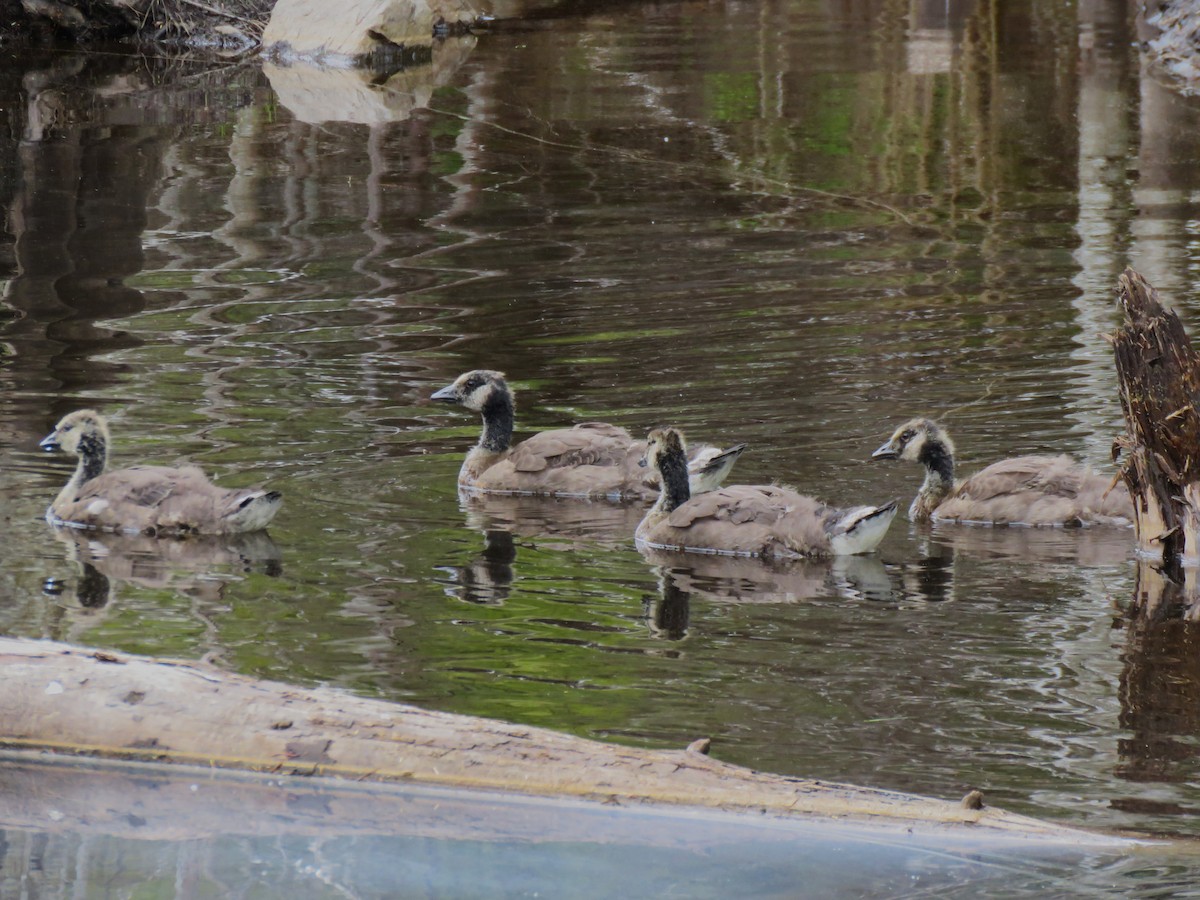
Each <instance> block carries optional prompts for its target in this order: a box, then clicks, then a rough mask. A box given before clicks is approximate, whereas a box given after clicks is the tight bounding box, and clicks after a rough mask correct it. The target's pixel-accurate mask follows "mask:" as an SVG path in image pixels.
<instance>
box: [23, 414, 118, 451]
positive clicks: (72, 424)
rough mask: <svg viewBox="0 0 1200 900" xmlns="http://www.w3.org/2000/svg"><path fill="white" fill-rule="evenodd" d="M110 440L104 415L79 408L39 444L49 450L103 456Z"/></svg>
mask: <svg viewBox="0 0 1200 900" xmlns="http://www.w3.org/2000/svg"><path fill="white" fill-rule="evenodd" d="M108 441H109V437H108V421H107V420H106V419H105V418H104V416H102V415H100V413H98V412H96V411H95V410H94V409H79V410H76V411H75V412H73V413H69V414H68V415H65V416H63V417H62V418H61V419H60V420H59V422H58V424H57V425H56V426H54V430H53V431H52V432H50V433H49V434H48V435H46V436H45V437H44V438H42V440H41V441H40V442H39V443H38V446H39V447H41V448H42V449H43V450H46V451H47V452H54V451H57V450H61V451H63V452H64V453H70V454H73V455H75V456H100V457H103V456H104V453H105V448H106V447H107V446H108Z"/></svg>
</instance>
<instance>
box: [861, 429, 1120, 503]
mask: <svg viewBox="0 0 1200 900" xmlns="http://www.w3.org/2000/svg"><path fill="white" fill-rule="evenodd" d="M871 458H872V459H899V460H903V461H905V462H912V463H918V464H919V465H921V466H924V468H925V481H924V483H923V484H922V485H921V489H920V490H919V491H918V492H917V496H916V497H915V498H914V499H913V502H912V505H911V506H910V507H909V508H908V517H909V518H910V519H912V520H913V521H914V522H922V521H925V522H927V521H931V520H933V521H952V522H964V523H969V524H976V525H1034V526H1053V525H1063V526H1078V525H1129V524H1131V523H1132V522H1133V501H1132V500H1130V498H1129V492H1128V491H1127V490H1126V489H1125V485H1124V484H1122V483H1121V482H1120V481H1118V480H1117V479H1114V478H1106V477H1105V476H1103V475H1099V474H1097V473H1096V472H1094V471H1092V470H1091V469H1090V468H1088V467H1087V466H1085V465H1083V464H1082V463H1079V462H1076V461H1075V460H1074V459H1072V458H1071V457H1069V456H1066V455H1060V456H1015V457H1012V458H1011V459H1005V460H1001V461H1000V462H996V463H992V464H991V465H990V466H988V467H987V468H985V469H983V470H982V471H980V472H977V473H976V474H974V475H972V476H971V477H969V478H966V479H963V480H961V481H960V480H956V479H955V477H954V442H953V441H951V440H950V435H949V434H947V433H946V429H944V428H943V427H942V426H941V425H939V424H937V423H936V422H934V421H933V420H932V419H926V418H916V419H912V420H911V421H908V422H905V423H904V424H903V425H901V426H900V427H899V428H897V429H896V430H895V432H894V433H893V434H892V436H891V438H890V439H889V440H888V441H887V443H885V444H884V445H883V446H881V447H880V448H879V449H878V450H876V451H875V452H874V453H872V454H871Z"/></svg>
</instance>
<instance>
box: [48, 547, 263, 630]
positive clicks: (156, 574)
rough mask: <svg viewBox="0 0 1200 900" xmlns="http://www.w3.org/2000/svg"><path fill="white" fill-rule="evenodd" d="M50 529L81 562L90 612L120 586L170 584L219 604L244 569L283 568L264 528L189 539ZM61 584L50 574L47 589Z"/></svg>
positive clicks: (80, 583)
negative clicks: (242, 532) (229, 586)
mask: <svg viewBox="0 0 1200 900" xmlns="http://www.w3.org/2000/svg"><path fill="white" fill-rule="evenodd" d="M52 533H53V534H54V536H55V537H56V538H57V539H58V540H59V541H60V542H61V543H62V544H63V545H64V546H65V547H66V551H67V552H66V556H67V559H69V560H71V561H73V562H75V563H76V564H78V566H79V569H80V575H79V578H78V579H76V582H75V597H76V600H77V602H78V606H79V608H81V609H85V610H91V611H95V610H98V609H103V608H104V607H106V606H107V605H108V604H109V603H110V602H111V600H112V599H113V594H114V593H119V588H120V586H121V585H131V586H133V587H136V588H141V589H152V590H161V589H163V588H167V589H170V590H172V591H175V592H176V593H178V594H181V595H183V596H186V597H190V598H192V599H193V600H199V601H204V602H206V603H215V602H217V601H220V600H222V598H223V595H224V593H225V590H226V586H227V585H228V584H229V582H230V581H236V580H240V578H241V577H242V576H243V575H244V574H246V573H249V572H261V573H262V574H265V575H268V576H271V577H277V576H278V575H280V574H281V573H282V571H283V568H282V563H281V559H282V556H281V553H280V551H279V547H278V546H277V545H276V544H275V542H274V541H273V540H271V537H270V535H268V534H267V533H266V532H265V531H258V532H253V533H251V534H240V535H228V536H222V537H216V536H212V537H193V538H189V539H187V540H172V539H166V540H164V539H161V538H154V537H146V536H142V535H124V534H116V533H112V532H101V531H93V530H87V529H76V528H55V529H53V532H52ZM57 583H58V579H54V578H51V579H47V585H48V587H47V593H54V594H57V593H58V591H57V590H54V589H52V588H51V587H50V586H51V585H56V584H57ZM89 624H95V623H94V621H93V622H90V623H89ZM57 636H58V635H56V637H57Z"/></svg>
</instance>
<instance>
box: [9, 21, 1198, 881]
mask: <svg viewBox="0 0 1200 900" xmlns="http://www.w3.org/2000/svg"><path fill="white" fill-rule="evenodd" d="M1135 38H1136V35H1135V34H1134V33H1133V31H1132V28H1131V26H1130V25H1129V24H1128V23H1127V21H1126V14H1125V10H1124V7H1123V5H1122V4H1119V3H1115V2H1113V3H1104V2H1097V3H1087V4H1084V3H1081V4H1078V5H1077V7H1063V6H1061V5H1060V4H1056V3H1049V2H1037V0H1021V2H1017V3H1004V4H1001V3H987V2H979V3H970V2H953V3H950V4H948V5H945V4H936V5H933V4H930V5H928V8H926V5H924V4H916V5H911V6H903V7H898V6H896V5H895V4H880V3H840V2H827V3H823V4H818V3H806V2H798V3H790V4H784V3H775V2H766V3H760V4H747V3H727V4H717V5H715V6H714V5H712V4H699V3H661V4H642V3H617V4H603V3H594V4H587V3H570V4H564V5H562V6H560V7H558V8H557V9H554V10H551V11H549V12H547V11H544V10H543V11H541V12H540V13H537V14H534V15H532V16H530V17H529V18H527V19H525V20H523V21H512V22H508V23H505V24H502V25H501V26H499V27H498V28H497V29H496V30H495V32H494V33H491V34H487V35H483V36H481V37H480V38H479V39H478V40H477V41H476V42H474V43H473V44H458V45H455V46H453V47H451V46H445V47H442V48H439V49H438V50H437V52H436V53H435V57H434V63H433V65H431V66H425V67H416V68H412V69H409V70H407V71H405V72H403V73H401V74H400V75H398V76H396V77H395V78H394V79H393V80H392V81H389V82H387V83H385V84H382V85H381V84H373V85H372V84H368V83H367V81H369V76H368V77H367V78H366V80H363V79H358V80H357V81H356V80H355V78H354V76H346V75H336V76H328V77H326V78H324V79H323V80H320V81H317V82H313V81H311V80H310V81H305V82H302V81H301V77H302V76H301V73H297V72H296V71H294V70H291V71H283V70H279V69H272V68H270V67H268V68H267V70H266V71H264V70H263V69H262V68H261V67H256V66H253V65H251V66H240V67H239V66H231V67H228V68H226V69H222V70H216V71H214V70H212V69H207V68H205V67H203V66H200V65H198V64H195V63H183V62H178V61H171V60H163V59H154V58H150V59H146V58H141V59H137V60H134V59H130V58H128V57H124V56H122V55H119V54H94V55H79V54H76V53H73V52H68V51H59V52H56V53H50V52H42V51H38V52H33V51H25V50H20V51H19V52H16V51H14V52H13V53H12V54H10V57H11V58H10V62H9V63H8V64H7V66H6V68H5V69H4V70H3V71H2V72H0V90H2V91H3V97H4V102H3V103H2V104H0V106H2V107H3V110H4V117H5V123H6V125H7V128H6V129H4V130H3V131H2V132H0V135H2V137H0V191H2V192H3V201H4V203H5V208H6V210H7V235H6V238H7V240H6V241H5V243H4V246H3V256H2V257H0V266H2V267H3V271H4V274H5V278H6V283H5V287H4V293H3V300H2V302H0V383H2V386H3V387H2V392H0V472H2V474H0V491H2V492H3V516H4V520H5V524H6V525H7V529H8V535H7V539H6V541H5V543H4V547H3V549H0V628H2V629H3V630H4V632H6V633H9V634H18V635H26V636H34V637H39V636H46V637H54V638H59V639H67V640H72V641H76V642H80V643H85V644H92V645H98V646H104V647H115V648H120V649H122V650H127V651H132V652H141V653H151V654H161V655H168V656H182V657H199V656H204V655H208V656H210V657H211V658H214V659H215V660H216V661H217V662H218V663H219V664H221V665H224V666H227V667H229V668H231V669H234V670H237V671H241V672H246V673H250V674H254V675H259V676H263V677H269V678H275V679H281V680H287V681H293V682H300V683H317V682H329V683H334V684H337V685H340V686H344V687H346V688H348V689H350V690H353V691H357V692H362V693H366V694H372V695H378V696H383V697H387V698H392V699H398V700H399V699H402V700H407V701H413V702H417V703H421V704H426V705H429V706H432V707H436V708H440V709H446V710H451V711H455V712H463V713H474V714H481V715H488V716H495V717H500V718H506V719H513V720H516V721H521V722H527V723H531V724H537V725H545V726H550V727H555V728H559V729H563V730H566V731H569V732H572V733H576V734H582V735H587V736H592V737H598V738H603V739H610V740H616V741H622V742H629V743H634V744H641V745H650V746H682V745H684V744H686V743H688V742H690V741H691V740H693V739H694V738H696V737H700V736H711V737H712V738H713V740H714V745H713V752H714V754H715V755H717V756H719V757H720V758H722V759H726V760H730V761H733V762H738V763H742V764H746V765H750V766H754V767H756V768H761V769H769V770H775V771H780V772H787V773H795V774H801V775H805V776H809V777H815V778H828V779H837V780H842V781H850V782H858V783H863V784H868V785H872V786H878V787H884V788H891V789H898V790H907V791H915V792H920V793H925V794H932V795H935V796H939V797H951V798H952V797H956V796H960V795H961V794H963V793H965V791H966V790H968V789H970V788H975V787H978V788H980V789H982V790H983V791H984V792H985V793H986V795H987V798H988V802H989V803H992V804H994V805H998V806H1003V807H1005V808H1008V809H1012V810H1016V811H1020V812H1025V813H1031V814H1036V815H1041V816H1048V817H1053V818H1055V819H1059V820H1063V821H1066V822H1070V823H1074V824H1082V825H1088V826H1097V827H1126V828H1137V829H1152V830H1165V831H1171V832H1183V833H1187V834H1196V833H1197V831H1198V829H1197V826H1196V821H1197V820H1196V816H1195V813H1196V812H1197V811H1198V810H1200V787H1198V786H1197V776H1198V773H1200V759H1198V750H1197V741H1198V739H1200V706H1198V705H1197V702H1196V701H1197V697H1200V662H1197V660H1200V630H1198V628H1200V626H1198V625H1197V624H1196V623H1194V622H1190V621H1185V620H1183V619H1181V618H1179V617H1165V618H1163V619H1162V620H1161V621H1153V622H1151V621H1141V620H1133V619H1131V618H1130V617H1129V616H1127V615H1126V612H1125V610H1126V609H1127V608H1128V607H1129V605H1130V603H1131V601H1132V598H1133V593H1134V584H1135V566H1134V560H1133V558H1132V553H1131V541H1130V536H1129V534H1128V533H1126V532H1119V531H1116V532H1113V531H1100V530H1096V531H1089V532H1083V533H1079V532H1057V533H1051V532H1028V531H1023V530H1019V529H1011V530H1003V531H987V530H980V529H974V530H970V529H952V528H937V529H934V530H932V531H929V530H923V529H917V528H914V527H913V526H911V525H910V524H909V523H907V522H904V521H900V520H898V521H897V522H896V524H895V525H894V526H893V529H892V532H891V534H889V536H888V538H887V540H886V542H885V543H884V545H883V547H882V548H881V551H880V552H879V553H878V554H877V555H876V556H873V557H869V558H863V559H851V560H840V561H837V562H833V563H814V564H811V565H807V566H803V567H797V568H795V569H791V570H787V571H774V570H769V569H764V568H762V567H760V566H751V565H747V564H745V563H739V564H734V565H731V564H729V563H724V564H721V563H720V562H718V561H716V560H709V559H698V560H691V559H686V560H678V559H665V560H664V559H651V558H643V557H642V556H641V555H640V554H639V553H638V552H637V551H636V550H635V549H634V548H633V544H632V539H631V536H632V530H633V526H634V525H635V524H636V521H637V519H638V517H639V514H640V512H639V511H638V510H623V509H620V508H614V507H610V506H607V505H604V504H586V503H577V502H570V503H569V502H533V501H513V500H508V499H498V500H492V501H480V502H472V503H470V504H466V505H462V504H460V501H459V499H458V498H457V496H456V492H455V488H454V474H455V472H456V471H457V468H458V465H459V463H460V461H461V457H462V454H463V453H464V452H465V450H466V449H467V447H468V446H469V445H470V444H471V443H472V442H473V441H474V439H475V437H476V434H477V429H478V423H477V422H476V421H475V419H474V418H473V417H472V416H471V415H469V414H467V413H465V412H462V411H460V410H455V409H445V408H441V407H434V406H433V405H431V404H430V403H429V402H428V401H427V398H428V396H429V394H430V393H431V392H432V391H433V390H435V389H437V388H438V387H441V386H442V385H444V384H446V383H448V382H449V381H450V380H452V379H453V378H454V376H456V375H457V374H458V373H459V372H461V371H463V370H465V369H468V368H472V367H476V366H487V367H490V368H497V369H501V370H503V371H505V372H507V373H508V375H509V377H510V380H511V382H512V383H513V384H514V385H515V386H516V387H517V389H518V390H519V396H518V428H519V429H524V430H535V429H539V428H544V427H552V426H558V425H562V424H565V423H569V422H573V421H578V420H583V419H604V420H608V421H612V422H616V423H619V424H622V425H625V426H627V427H629V428H630V429H631V430H633V431H636V432H642V431H644V430H645V429H646V428H648V427H650V426H653V425H657V424H661V423H663V422H672V423H675V424H678V425H680V426H682V427H684V428H685V429H686V430H687V431H688V432H689V433H690V434H692V435H694V436H702V437H704V438H705V439H708V440H712V441H714V442H724V443H730V442H734V441H747V442H749V443H750V445H751V448H752V449H751V452H749V453H747V454H746V455H745V456H743V458H742V460H741V461H740V462H739V464H738V469H737V472H736V475H735V478H736V479H737V480H740V481H746V482H759V481H769V480H772V479H782V480H784V481H787V482H789V483H792V484H794V485H796V486H798V487H801V488H802V489H805V490H807V491H810V492H812V493H815V494H818V495H820V496H821V497H823V498H825V499H827V500H829V501H833V502H846V503H849V502H865V501H879V500H883V499H887V498H890V497H893V496H902V497H904V498H905V499H906V500H907V498H908V497H909V496H911V494H912V493H913V492H915V490H916V487H917V484H918V482H919V477H920V476H919V473H918V472H916V471H913V470H910V469H907V468H902V467H899V466H896V465H892V466H887V465H880V464H872V463H871V462H870V461H869V459H868V457H869V455H870V452H871V450H873V449H874V448H875V447H877V446H878V445H879V443H880V442H881V441H882V440H883V439H885V438H886V437H887V435H888V434H890V432H891V431H892V429H893V428H894V427H895V426H896V425H897V424H899V422H901V421H902V420H903V419H905V418H907V417H909V416H910V415H915V414H920V413H924V414H932V415H938V416H941V417H943V418H944V419H945V421H946V422H947V423H948V424H949V425H950V427H951V428H952V430H953V433H954V435H955V438H956V441H957V443H958V445H959V449H960V455H961V460H962V463H963V468H964V470H969V469H971V468H973V467H975V466H978V465H982V464H985V463H987V462H989V461H992V460H994V459H996V458H999V457H1002V456H1007V455H1013V454H1017V453H1022V452H1060V451H1065V452H1070V453H1074V454H1076V455H1078V456H1081V457H1083V458H1085V459H1087V460H1088V461H1090V462H1091V463H1093V464H1094V465H1096V466H1097V467H1100V468H1103V469H1105V470H1106V471H1111V463H1110V461H1109V448H1110V445H1111V442H1112V439H1113V437H1114V436H1115V435H1116V434H1117V433H1118V432H1119V430H1120V410H1119V406H1118V403H1117V396H1116V379H1115V375H1114V374H1113V370H1112V364H1111V360H1110V357H1109V352H1108V347H1107V344H1106V343H1105V342H1104V340H1103V338H1102V333H1103V332H1105V331H1108V330H1111V329H1113V328H1114V327H1115V325H1116V324H1117V321H1118V320H1117V317H1116V311H1115V308H1114V305H1113V303H1112V298H1113V293H1114V288H1115V283H1116V277H1117V274H1118V273H1119V272H1120V270H1121V269H1122V267H1123V266H1124V265H1126V264H1133V265H1134V266H1136V267H1137V268H1138V269H1139V270H1140V271H1142V272H1143V273H1144V274H1145V275H1146V276H1147V277H1148V278H1149V279H1150V280H1151V281H1152V282H1153V283H1154V284H1156V285H1157V286H1158V287H1159V289H1160V290H1161V291H1163V293H1164V295H1165V297H1166V299H1167V300H1168V301H1169V302H1171V303H1172V304H1174V305H1175V306H1176V307H1177V308H1178V309H1179V310H1180V312H1181V314H1182V315H1183V317H1184V318H1185V320H1187V321H1193V320H1194V319H1195V317H1196V314H1197V309H1196V299H1195V298H1196V297H1198V296H1200V293H1198V291H1197V288H1198V286H1200V240H1198V238H1197V235H1198V234H1200V164H1198V161H1200V127H1198V126H1200V106H1198V105H1197V103H1196V102H1195V101H1185V100H1182V99H1179V98H1177V97H1175V96H1174V95H1172V94H1170V93H1169V92H1168V91H1165V90H1164V89H1163V88H1162V87H1161V86H1159V85H1158V84H1157V83H1156V82H1155V81H1154V80H1153V78H1152V77H1150V76H1149V75H1148V74H1145V73H1143V72H1142V71H1141V70H1140V66H1139V62H1138V58H1137V50H1136V47H1135V46H1134V41H1135ZM377 80H378V79H377ZM344 118H352V119H354V121H342V120H340V119H344ZM83 405H93V406H97V407H99V408H101V409H103V410H104V411H105V412H107V413H109V414H111V415H112V416H113V418H114V430H115V432H116V440H117V448H116V454H115V456H116V460H117V461H118V462H133V461H144V460H157V461H167V462H170V461H174V460H177V459H183V458H186V459H189V460H192V461H194V462H197V463H199V464H201V465H202V466H204V467H205V468H206V469H207V470H209V471H210V473H212V474H213V475H214V476H216V477H217V479H218V480H219V481H220V482H221V483H223V484H228V485H242V484H250V483H257V482H266V483H269V484H270V485H271V486H272V487H274V488H277V489H279V490H281V491H283V492H284V494H285V497H286V500H285V506H284V509H283V512H282V513H281V514H280V516H279V519H278V522H277V524H276V525H275V526H274V527H272V529H271V534H270V541H261V540H256V541H250V542H245V543H240V544H237V545H234V546H230V545H228V544H216V545H209V544H203V545H195V546H186V545H185V546H180V545H165V544H155V543H152V542H151V543H146V542H143V543H140V544H138V543H136V542H134V543H130V542H116V541H114V540H113V539H110V538H109V537H104V536H94V535H84V536H81V535H58V534H55V533H54V532H53V531H52V530H51V529H50V528H49V527H48V526H46V525H45V524H44V523H43V522H42V520H41V516H42V513H43V511H44V509H45V507H46V504H47V503H48V501H49V499H50V498H51V497H52V496H53V495H54V493H55V492H56V491H57V489H58V487H59V485H60V484H61V483H62V482H63V481H64V480H65V479H66V478H67V475H68V471H69V469H68V464H67V463H66V461H65V460H61V459H55V458H47V457H45V456H44V455H42V454H40V453H39V451H38V450H37V449H36V442H37V439H38V438H40V437H41V436H42V435H43V434H44V433H46V432H47V431H48V430H49V429H50V427H51V426H52V425H53V423H54V421H55V420H56V419H57V418H58V417H59V416H60V415H62V414H63V413H65V412H66V411H69V410H71V409H73V408H77V407H80V406H83ZM1196 871H1198V872H1200V868H1198V869H1197V870H1196ZM1153 884H1154V882H1153V879H1151V885H1152V886H1153Z"/></svg>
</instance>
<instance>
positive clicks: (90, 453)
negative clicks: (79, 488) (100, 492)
mask: <svg viewBox="0 0 1200 900" xmlns="http://www.w3.org/2000/svg"><path fill="white" fill-rule="evenodd" d="M75 452H76V453H77V454H79V465H78V466H76V467H75V479H74V480H76V481H77V482H78V483H79V484H80V485H83V484H87V482H89V481H91V480H92V479H93V478H97V477H99V476H101V475H103V474H104V468H105V466H107V465H108V444H107V443H106V442H105V440H104V438H103V437H102V436H100V435H98V434H85V435H84V436H83V437H81V438H80V439H79V446H78V448H77V449H76V451H75Z"/></svg>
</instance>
